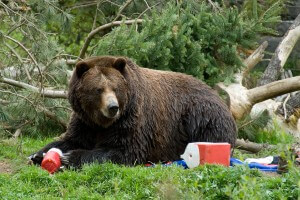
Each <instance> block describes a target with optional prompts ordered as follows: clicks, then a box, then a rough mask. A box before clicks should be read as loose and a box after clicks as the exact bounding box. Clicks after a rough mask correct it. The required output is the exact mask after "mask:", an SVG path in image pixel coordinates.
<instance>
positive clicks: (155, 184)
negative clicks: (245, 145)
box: [0, 137, 300, 200]
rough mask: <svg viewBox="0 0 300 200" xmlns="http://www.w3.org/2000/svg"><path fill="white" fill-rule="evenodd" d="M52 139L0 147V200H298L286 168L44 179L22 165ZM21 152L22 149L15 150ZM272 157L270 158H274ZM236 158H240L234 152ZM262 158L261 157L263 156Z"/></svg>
mask: <svg viewBox="0 0 300 200" xmlns="http://www.w3.org/2000/svg"><path fill="white" fill-rule="evenodd" d="M51 140H52V139H50V138H46V139H32V138H28V137H25V138H23V139H22V143H21V142H20V141H14V140H11V139H10V140H2V141H1V142H0V162H6V163H8V164H9V165H11V167H12V169H13V172H12V173H8V174H7V173H6V174H3V173H2V174H0V199H264V200H265V199H298V198H299V186H300V185H299V184H300V173H299V169H297V168H295V167H291V168H290V170H289V172H288V173H286V174H283V175H282V176H269V175H266V174H264V173H261V172H259V171H257V170H250V169H248V168H246V167H234V168H226V167H220V166H212V165H207V166H201V167H198V168H196V169H189V170H184V169H182V168H180V167H176V166H172V167H163V166H157V167H155V168H147V167H143V166H137V167H125V166H118V165H114V164H111V163H106V164H102V165H98V164H92V165H86V166H84V167H83V169H81V170H77V171H76V170H65V171H63V172H59V173H56V174H54V175H49V174H48V173H47V172H46V171H44V170H42V169H41V168H40V167H37V166H30V165H27V164H26V157H27V156H28V155H29V154H30V153H32V152H34V151H36V150H38V149H39V148H40V147H42V146H43V145H44V144H46V143H48V142H49V141H51ZM21 147H22V148H21ZM274 153H276V152H274ZM236 154H237V156H238V157H240V158H241V157H243V154H241V153H240V152H238V151H237V152H236ZM265 154H267V152H265Z"/></svg>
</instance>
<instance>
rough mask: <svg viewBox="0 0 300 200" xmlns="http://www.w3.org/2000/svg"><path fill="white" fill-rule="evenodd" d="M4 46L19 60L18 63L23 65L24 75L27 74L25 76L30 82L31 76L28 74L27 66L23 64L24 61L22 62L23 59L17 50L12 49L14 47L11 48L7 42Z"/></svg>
mask: <svg viewBox="0 0 300 200" xmlns="http://www.w3.org/2000/svg"><path fill="white" fill-rule="evenodd" d="M5 46H7V47H8V48H9V49H10V50H11V51H12V52H13V53H14V54H15V55H16V57H17V58H18V60H19V61H20V63H21V64H22V65H23V67H24V70H25V73H26V76H27V78H28V81H29V82H30V83H31V82H32V78H31V76H30V74H29V71H28V69H27V67H26V66H25V65H24V63H23V60H22V58H21V56H20V55H19V54H18V52H17V51H16V50H15V49H14V48H12V47H11V46H10V45H9V44H7V43H5Z"/></svg>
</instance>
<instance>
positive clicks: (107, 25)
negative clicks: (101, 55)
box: [78, 19, 144, 58]
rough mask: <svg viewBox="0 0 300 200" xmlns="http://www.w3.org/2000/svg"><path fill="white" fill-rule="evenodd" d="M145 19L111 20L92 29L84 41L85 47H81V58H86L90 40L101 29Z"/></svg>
mask: <svg viewBox="0 0 300 200" xmlns="http://www.w3.org/2000/svg"><path fill="white" fill-rule="evenodd" d="M143 21H144V20H142V19H136V20H126V21H115V22H111V23H108V24H104V25H102V26H99V27H98V28H96V29H94V30H93V31H91V32H90V33H89V34H88V36H87V38H86V39H85V42H84V45H83V47H82V48H81V50H80V53H79V56H78V57H79V58H84V55H85V53H86V51H87V49H88V46H89V44H90V42H91V41H92V39H93V37H94V36H95V35H96V34H97V33H99V32H100V31H103V30H105V29H108V28H111V27H114V26H119V25H121V24H122V23H124V24H127V25H129V24H133V23H142V22H143Z"/></svg>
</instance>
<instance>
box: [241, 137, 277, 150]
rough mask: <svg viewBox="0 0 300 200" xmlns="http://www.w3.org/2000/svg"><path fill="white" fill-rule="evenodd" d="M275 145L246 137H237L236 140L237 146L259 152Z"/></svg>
mask: <svg viewBox="0 0 300 200" xmlns="http://www.w3.org/2000/svg"><path fill="white" fill-rule="evenodd" d="M273 147H274V146H273V145H269V144H258V143H254V142H250V141H245V140H244V139H237V140H236V142H235V148H237V149H242V150H246V151H250V152H252V153H257V152H259V151H261V150H263V149H268V148H273Z"/></svg>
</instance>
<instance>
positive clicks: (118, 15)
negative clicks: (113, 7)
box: [113, 0, 133, 22]
mask: <svg viewBox="0 0 300 200" xmlns="http://www.w3.org/2000/svg"><path fill="white" fill-rule="evenodd" d="M132 1H133V0H127V1H126V2H125V3H124V5H123V6H122V7H120V10H119V12H118V14H117V16H116V17H115V19H114V20H113V22H114V21H116V20H117V19H118V18H119V17H120V16H121V14H122V12H123V11H124V10H125V9H126V8H127V6H129V4H130V3H131V2H132Z"/></svg>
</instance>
